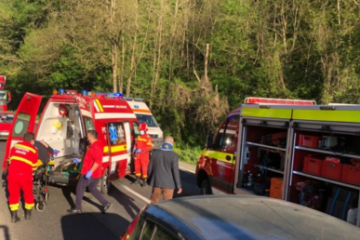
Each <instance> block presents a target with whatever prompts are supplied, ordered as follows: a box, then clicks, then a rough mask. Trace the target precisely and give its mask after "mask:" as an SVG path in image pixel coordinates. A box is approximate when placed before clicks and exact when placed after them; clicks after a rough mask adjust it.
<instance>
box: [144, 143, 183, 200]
mask: <svg viewBox="0 0 360 240" xmlns="http://www.w3.org/2000/svg"><path fill="white" fill-rule="evenodd" d="M173 145H174V139H173V138H172V137H171V136H168V137H166V138H165V142H164V143H163V144H162V145H161V149H160V150H157V151H155V152H153V154H152V156H151V160H150V163H149V185H150V186H152V187H153V189H152V194H151V203H156V202H158V201H159V199H160V196H161V195H162V196H163V200H169V199H172V198H173V194H174V189H175V188H177V189H178V191H177V193H178V194H181V193H182V188H181V182H180V171H179V161H178V155H177V154H176V153H174V152H173V151H172V150H173Z"/></svg>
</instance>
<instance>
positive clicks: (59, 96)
mask: <svg viewBox="0 0 360 240" xmlns="http://www.w3.org/2000/svg"><path fill="white" fill-rule="evenodd" d="M41 100H42V96H39V95H35V94H32V93H26V94H25V95H24V97H23V99H22V100H21V102H20V104H19V106H18V109H17V112H16V114H15V117H14V121H13V124H12V126H11V132H10V135H9V139H8V141H7V144H6V150H5V158H4V163H3V167H5V166H6V162H7V160H8V157H9V151H10V148H11V147H12V146H13V145H14V144H15V143H16V142H18V141H20V140H21V139H22V137H23V136H24V134H25V133H26V132H27V131H30V132H34V133H35V135H36V139H37V140H44V141H45V142H47V143H48V144H49V145H50V146H51V147H52V148H53V149H54V151H55V160H54V166H53V174H52V175H51V176H50V177H49V181H50V182H51V183H54V184H62V185H71V184H75V183H76V181H77V178H78V176H79V168H80V167H81V166H80V164H81V163H80V164H74V163H73V162H72V158H74V157H77V158H82V157H83V156H84V154H85V151H86V146H87V139H86V132H87V131H88V130H91V129H95V130H96V131H97V132H98V134H99V140H100V141H102V143H103V145H104V156H103V165H102V173H103V177H102V178H101V181H100V182H101V185H100V187H101V190H102V191H103V192H107V190H108V187H109V186H110V185H109V183H110V181H111V180H116V179H119V178H123V177H124V176H125V175H127V174H129V173H130V171H131V168H130V165H131V150H132V145H133V141H134V139H135V136H134V134H138V125H139V123H138V121H137V119H136V116H135V114H134V113H133V111H132V110H131V108H130V107H129V105H128V104H127V102H126V101H124V100H122V99H121V94H95V93H91V94H88V93H86V91H83V92H82V94H79V93H77V91H75V90H63V89H60V90H59V92H57V91H54V93H53V95H52V96H51V97H50V99H49V100H48V101H47V103H46V105H45V107H44V110H43V111H42V114H41V117H40V119H39V121H38V123H37V126H36V127H35V121H36V118H37V114H38V110H39V107H40V103H41Z"/></svg>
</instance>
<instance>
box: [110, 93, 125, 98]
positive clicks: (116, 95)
mask: <svg viewBox="0 0 360 240" xmlns="http://www.w3.org/2000/svg"><path fill="white" fill-rule="evenodd" d="M106 96H107V97H115V98H116V97H122V94H121V93H107V94H106Z"/></svg>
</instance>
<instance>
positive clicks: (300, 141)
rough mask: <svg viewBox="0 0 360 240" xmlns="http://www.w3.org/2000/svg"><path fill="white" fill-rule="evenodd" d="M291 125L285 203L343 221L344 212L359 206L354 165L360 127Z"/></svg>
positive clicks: (359, 174)
mask: <svg viewBox="0 0 360 240" xmlns="http://www.w3.org/2000/svg"><path fill="white" fill-rule="evenodd" d="M293 126H294V134H293V139H292V143H293V146H292V149H293V153H292V158H291V164H290V166H291V169H290V170H291V171H290V179H289V192H288V196H287V197H286V200H288V201H291V202H294V203H298V204H301V205H304V206H308V207H310V208H313V209H317V210H319V211H322V212H324V213H327V214H329V215H332V216H334V217H337V218H339V219H342V220H345V221H346V220H347V219H346V218H347V213H348V210H349V209H351V208H355V207H356V206H359V204H360V201H359V199H360V165H357V166H356V165H355V164H360V135H359V134H360V125H359V124H352V123H339V122H320V121H319V122H311V121H303V122H302V121H294V123H293ZM359 215H360V214H359V213H358V216H357V219H359ZM357 224H359V222H358V223H357Z"/></svg>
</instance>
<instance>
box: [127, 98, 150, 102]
mask: <svg viewBox="0 0 360 240" xmlns="http://www.w3.org/2000/svg"><path fill="white" fill-rule="evenodd" d="M123 99H124V100H126V101H136V102H145V101H144V99H142V98H132V97H123Z"/></svg>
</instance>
